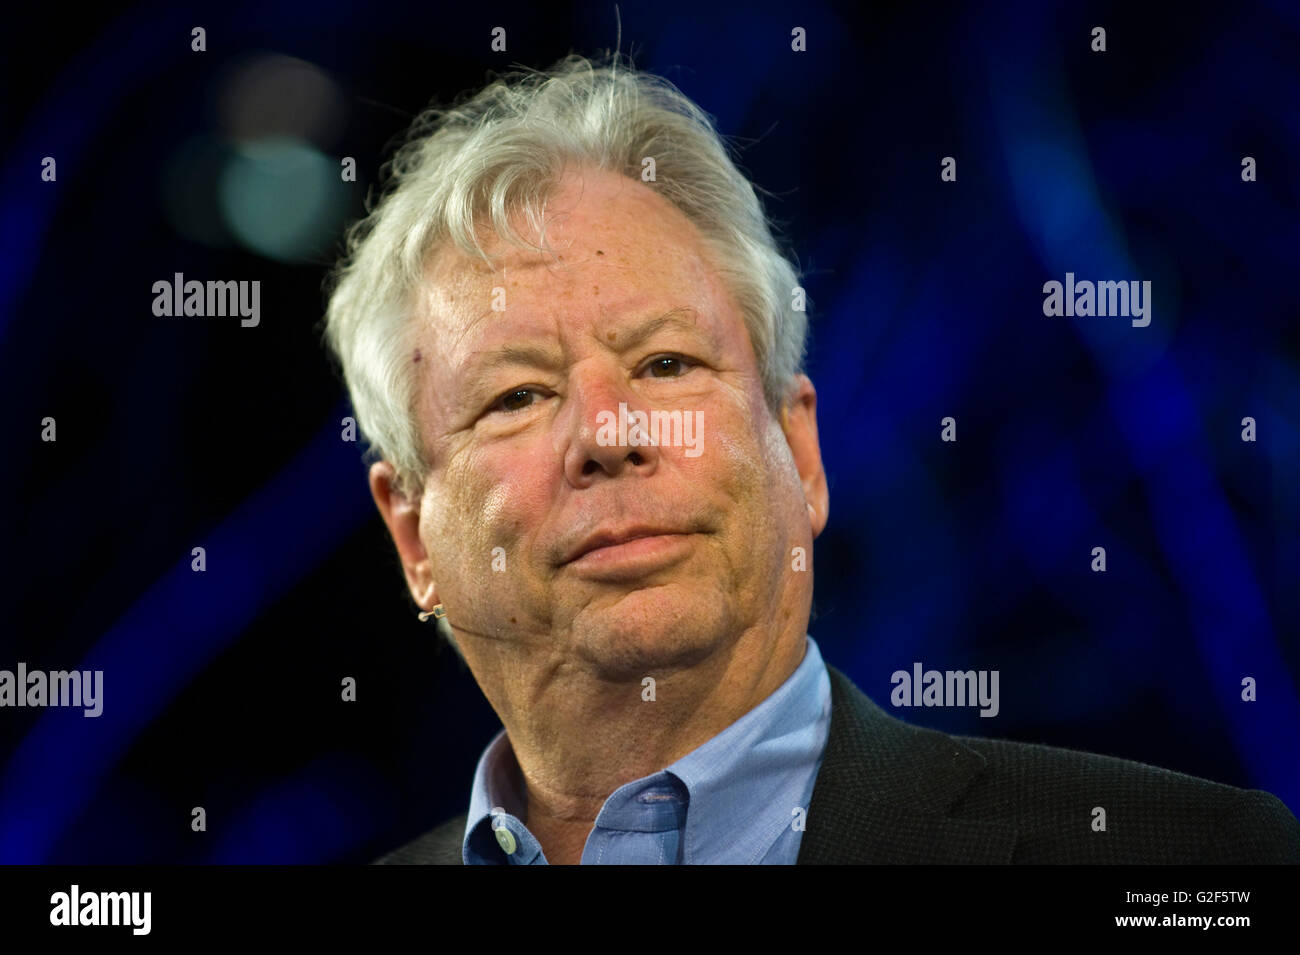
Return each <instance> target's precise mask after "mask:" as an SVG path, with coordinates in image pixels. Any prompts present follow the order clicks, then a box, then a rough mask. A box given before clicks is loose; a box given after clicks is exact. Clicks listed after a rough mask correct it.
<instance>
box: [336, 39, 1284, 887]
mask: <svg viewBox="0 0 1300 955" xmlns="http://www.w3.org/2000/svg"><path fill="white" fill-rule="evenodd" d="M801 295H802V290H801V289H799V288H798V276H797V274H796V272H795V270H794V269H793V267H792V266H791V265H790V263H789V261H788V259H786V258H785V257H784V256H783V255H782V254H781V252H780V251H779V250H778V248H777V246H776V243H775V242H774V241H773V238H772V234H771V232H770V230H769V227H768V224H767V220H766V218H765V216H764V213H763V210H762V207H761V205H760V203H759V201H758V199H757V197H756V195H755V192H754V189H753V187H752V186H751V185H750V184H749V183H748V181H747V180H746V179H745V178H744V177H743V176H742V175H741V174H740V173H739V172H738V171H737V169H736V167H735V166H734V164H733V163H732V161H731V159H730V158H729V156H728V153H727V150H726V148H725V146H724V145H723V143H722V141H721V140H720V139H719V137H718V135H717V133H716V132H715V131H714V129H713V127H712V125H711V123H710V122H709V120H708V118H707V117H706V116H705V115H704V114H703V113H701V112H700V110H699V109H698V108H697V107H696V106H695V105H694V104H692V103H691V102H690V101H689V100H687V99H686V98H685V97H683V96H682V95H681V94H680V93H679V92H678V91H676V90H675V89H674V88H673V87H671V85H669V84H667V83H665V82H663V81H661V80H657V79H655V78H653V77H650V76H646V75H644V74H638V73H636V72H635V71H633V70H630V69H627V68H625V67H624V66H623V64H622V63H621V62H619V61H618V60H616V59H615V60H612V61H611V62H610V63H609V64H608V65H607V66H604V67H602V68H599V69H597V68H593V66H592V65H591V64H590V63H589V62H588V61H586V60H584V59H582V58H579V57H570V58H568V59H566V60H565V61H563V62H562V63H561V64H559V65H558V66H557V67H556V68H555V69H554V70H552V71H550V72H548V73H539V74H529V75H526V76H515V77H510V78H507V79H504V80H500V81H497V82H495V83H493V84H492V85H491V86H489V87H488V88H487V89H485V90H484V91H482V92H481V93H479V94H478V95H477V96H476V97H474V98H473V99H471V100H469V101H467V102H465V103H463V104H462V105H460V106H459V107H457V108H454V109H451V110H446V111H431V112H430V113H427V114H425V116H423V117H421V118H420V119H419V120H417V122H416V123H415V125H414V126H413V128H412V136H411V139H410V141H409V142H408V144H407V145H406V146H405V147H403V149H402V150H400V151H399V153H398V155H397V157H396V159H395V161H394V164H393V177H392V182H391V183H390V187H389V189H388V191H387V193H386V195H385V196H384V198H383V200H382V201H381V202H380V203H379V205H378V206H377V207H376V208H375V210H374V211H373V212H372V213H371V214H370V216H369V217H368V218H367V219H366V220H365V221H364V222H363V223H361V224H360V225H359V226H358V227H357V228H356V229H355V230H354V231H353V233H352V235H351V237H350V243H349V249H348V254H347V256H346V257H345V259H344V264H343V267H342V268H341V269H340V270H339V271H338V274H337V276H336V284H335V287H334V289H333V291H332V293H331V299H330V304H329V313H328V316H327V333H328V339H329V343H330V345H331V346H332V348H333V349H334V351H335V352H336V354H337V355H338V357H339V359H340V362H341V365H342V368H343V371H344V374H345V377H346V380H347V384H348V387H349V389H350V391H351V394H352V398H353V404H354V406H355V408H356V412H357V416H358V420H359V422H360V424H361V426H362V428H363V430H364V431H365V433H366V435H367V437H368V438H369V439H370V441H371V442H372V446H373V451H374V455H375V457H376V458H377V460H376V461H375V463H374V464H373V466H372V468H371V472H370V486H371V491H372V493H373V496H374V499H375V502H376V504H377V506H378V508H379V511H380V513H381V514H382V516H383V519H384V521H385V523H386V524H387V526H388V529H389V531H390V533H391V535H392V538H393V541H394V543H395V545H396V548H397V551H398V554H399V555H400V559H401V563H402V566H403V568H404V571H405V575H406V580H407V583H408V585H409V588H410V592H411V594H412V596H413V597H414V599H415V602H416V603H417V604H418V605H419V606H420V607H421V608H423V611H424V612H423V613H422V614H421V616H422V617H427V616H430V615H432V616H433V617H434V618H435V620H436V621H437V625H438V626H439V627H441V628H442V629H443V632H444V635H445V636H447V638H448V639H449V640H450V641H451V642H452V644H453V646H455V647H456V648H457V650H458V652H459V653H460V654H461V655H462V657H463V658H464V660H465V662H466V664H467V665H468V667H469V669H470V671H471V672H472V674H473V676H474V679H475V680H476V681H477V682H478V685H479V687H480V688H481V689H482V691H483V693H484V695H485V696H486V697H487V699H488V701H489V702H490V704H491V705H492V708H493V709H494V710H495V711H496V713H497V714H498V716H499V717H500V719H501V722H502V724H503V726H504V729H503V730H502V732H501V733H500V734H498V736H497V737H496V738H495V739H494V740H493V741H492V742H491V743H490V744H489V745H488V747H487V749H486V751H485V752H484V753H483V756H482V758H481V759H480V761H479V764H478V768H477V771H476V773H475V777H474V779H473V784H472V790H471V793H470V797H469V811H468V813H467V814H466V815H464V816H459V817H457V818H454V819H451V820H448V821H446V822H445V823H443V824H442V825H440V826H438V827H437V828H435V829H433V830H432V831H431V832H429V833H427V834H426V835H424V836H422V837H421V838H419V839H417V840H416V841H414V842H412V843H410V844H409V845H407V846H405V847H403V848H401V849H398V850H397V851H395V852H393V853H391V854H389V855H388V856H386V857H385V858H384V859H383V860H381V861H383V862H389V863H407V862H437V863H454V864H459V863H461V862H464V863H467V864H518V865H529V864H542V863H577V862H582V863H602V862H603V863H794V862H796V861H797V862H840V861H844V862H855V861H861V862H876V861H968V862H1008V861H1028V862H1033V861H1145V860H1149V861H1192V860H1204V861H1209V860H1216V859H1217V860H1236V861H1246V860H1271V859H1277V860H1282V859H1290V860H1296V859H1300V826H1298V825H1297V823H1296V821H1295V819H1294V817H1293V816H1291V815H1290V813H1289V812H1288V811H1287V810H1286V809H1285V807H1283V806H1282V804H1281V803H1280V802H1279V801H1278V800H1276V799H1275V798H1273V797H1271V796H1268V795H1267V794H1264V793H1260V792H1245V791H1241V790H1237V789H1233V788H1230V787H1227V786H1220V785H1217V784H1214V783H1209V782H1205V781H1201V780H1194V779H1191V778H1189V777H1186V776H1180V775H1178V774H1175V773H1171V772H1167V771H1164V770H1158V769H1154V768H1151V767H1146V766H1141V765H1138V764H1134V763H1126V762H1122V761H1119V760H1115V759H1107V758H1103V757H1096V756H1090V755H1087V754H1081V753H1073V752H1068V751H1064V750H1054V749H1048V748H1045V747H1037V746H1028V745H1023V744H1016V743H1009V742H1002V741H989V740H966V739H957V738H953V737H950V736H947V735H945V734H942V733H939V732H935V731H930V730H925V729H920V728H916V727H911V726H909V725H907V724H905V723H903V722H901V721H899V720H896V719H894V718H893V717H891V716H889V715H887V714H885V713H884V712H883V711H882V710H880V709H879V708H878V707H877V706H876V705H875V704H874V703H873V702H872V701H871V700H869V699H868V698H867V697H866V696H864V695H863V694H862V693H861V692H860V691H859V690H858V689H857V688H856V687H854V686H853V684H852V683H851V682H850V681H849V680H848V679H847V678H845V677H844V676H843V675H842V674H840V673H839V672H838V671H837V670H835V669H834V668H832V667H829V666H827V665H826V664H825V663H824V662H823V660H822V658H821V656H820V654H819V652H818V648H817V644H816V643H815V642H814V641H813V639H812V637H811V636H810V635H809V634H808V633H807V625H808V619H809V611H810V607H811V601H812V594H813V575H812V559H811V555H812V543H813V539H814V538H815V537H816V536H817V535H818V534H819V533H820V532H821V531H822V529H823V528H824V527H825V526H826V521H827V516H828V511H829V501H828V494H827V485H826V476H825V473H824V472H823V468H822V462H821V454H820V448H819V443H818V435H817V419H816V392H815V391H814V388H813V385H812V383H811V382H810V381H809V379H808V378H807V377H806V376H805V375H804V374H802V372H801V364H802V360H803V352H804V339H805V334H806V322H805V318H804V315H803V312H802V307H801V306H797V304H796V303H797V302H798V301H799V297H800V296H801ZM1098 805H1102V806H1105V807H1106V809H1107V812H1108V813H1109V814H1110V819H1111V820H1112V823H1111V825H1112V828H1113V830H1114V831H1113V833H1109V834H1108V833H1099V832H1095V831H1093V827H1092V826H1091V825H1090V823H1091V822H1092V819H1093V816H1092V810H1093V808H1094V807H1095V806H1098ZM1121 820H1122V824H1121Z"/></svg>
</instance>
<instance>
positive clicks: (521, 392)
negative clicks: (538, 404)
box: [488, 388, 537, 414]
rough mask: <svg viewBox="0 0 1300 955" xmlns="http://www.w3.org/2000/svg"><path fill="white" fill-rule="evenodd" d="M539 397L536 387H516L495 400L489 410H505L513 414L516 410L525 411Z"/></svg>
mask: <svg viewBox="0 0 1300 955" xmlns="http://www.w3.org/2000/svg"><path fill="white" fill-rule="evenodd" d="M535 397H537V390H536V389H535V388H514V389H511V390H510V391H507V392H506V393H505V394H504V395H502V396H501V397H500V398H498V399H497V400H496V401H494V402H493V403H492V405H491V407H489V408H488V411H489V412H493V411H503V412H505V413H506V414H511V413H513V412H516V411H523V410H524V409H525V408H527V407H529V406H530V405H532V404H534V401H533V399H534V398H535Z"/></svg>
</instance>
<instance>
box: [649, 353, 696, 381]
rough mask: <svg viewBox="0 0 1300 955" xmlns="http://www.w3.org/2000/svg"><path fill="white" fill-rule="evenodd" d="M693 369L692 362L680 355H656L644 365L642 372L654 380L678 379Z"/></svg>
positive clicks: (693, 364)
mask: <svg viewBox="0 0 1300 955" xmlns="http://www.w3.org/2000/svg"><path fill="white" fill-rule="evenodd" d="M694 367H695V363H694V362H693V361H691V360H690V359H689V358H683V357H682V356H681V355H658V356H656V357H654V358H651V359H650V361H649V362H647V363H646V366H645V369H644V370H646V371H649V372H650V373H651V375H652V376H653V377H655V378H680V377H681V376H682V375H684V374H686V373H687V372H688V371H690V370H691V369H692V368H694Z"/></svg>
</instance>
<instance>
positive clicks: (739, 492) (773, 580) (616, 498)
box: [381, 169, 825, 680]
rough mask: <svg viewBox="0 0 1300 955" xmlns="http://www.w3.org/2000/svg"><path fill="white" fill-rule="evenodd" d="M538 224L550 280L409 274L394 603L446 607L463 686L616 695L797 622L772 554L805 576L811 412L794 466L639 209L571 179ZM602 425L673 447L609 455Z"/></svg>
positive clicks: (479, 269) (666, 211) (588, 176)
mask: <svg viewBox="0 0 1300 955" xmlns="http://www.w3.org/2000/svg"><path fill="white" fill-rule="evenodd" d="M547 221H548V226H547V232H546V238H547V240H548V242H549V243H550V245H551V247H552V248H553V249H555V250H556V251H557V252H559V254H560V259H559V260H558V261H556V260H554V259H553V258H550V257H546V256H542V255H540V254H537V253H533V252H528V251H524V250H518V249H515V248H513V247H510V246H508V245H506V244H505V243H503V242H501V241H500V240H497V239H496V238H495V236H493V237H492V239H491V241H490V242H489V243H487V244H485V248H486V250H487V251H488V252H489V253H501V252H504V253H505V254H504V257H503V258H501V259H499V260H498V266H499V268H498V270H497V271H496V272H493V271H490V270H489V269H488V268H487V266H486V265H484V264H483V263H482V262H481V260H477V259H473V258H470V257H466V256H464V255H462V254H461V253H460V252H459V251H457V250H455V249H451V248H444V249H442V250H441V251H439V252H438V253H437V254H435V255H434V256H433V257H432V259H431V260H430V266H429V270H428V273H427V285H426V291H427V294H426V295H425V296H424V299H423V302H422V304H421V308H420V311H419V317H418V318H417V321H419V322H420V323H421V327H420V328H419V330H418V331H419V333H418V341H417V346H416V347H417V349H418V351H417V352H416V353H414V354H412V356H411V360H412V361H417V360H418V362H419V367H418V373H419V374H418V380H419V386H418V396H417V406H416V412H417V415H418V421H419V427H420V430H421V436H422V440H423V443H424V446H425V449H426V451H427V454H428V459H429V463H430V473H429V476H428V480H427V482H426V484H425V488H424V494H423V498H422V500H421V501H420V502H419V504H420V511H419V524H418V537H419V542H420V544H421V545H422V554H421V557H423V558H424V559H427V565H422V566H421V567H419V568H417V569H416V571H415V572H414V574H413V572H412V567H411V566H410V562H409V561H408V562H407V563H408V567H407V573H408V580H409V581H410V582H411V585H412V589H413V592H416V599H417V600H418V601H421V602H422V603H423V602H424V601H425V600H428V599H432V600H435V601H440V602H442V603H444V604H445V605H446V607H447V613H448V621H449V622H450V623H451V624H453V626H454V627H455V630H456V633H457V641H458V643H459V644H460V646H461V649H462V651H463V653H464V654H465V656H466V659H467V661H468V662H469V663H470V666H471V668H473V669H476V675H478V674H477V668H476V662H477V663H479V664H481V665H483V666H502V665H509V664H508V663H505V662H504V661H507V660H514V661H527V665H529V666H537V665H539V663H540V664H541V665H543V666H550V667H554V668H563V667H581V668H584V669H585V670H586V671H587V672H589V673H594V674H597V675H599V676H601V677H603V678H607V679H622V680H626V679H637V680H639V679H640V677H641V676H643V675H645V674H646V673H662V672H666V671H668V670H671V669H672V668H674V667H679V666H690V665H693V664H694V663H697V662H698V661H699V660H701V659H703V658H704V657H706V656H708V655H709V654H711V653H715V652H719V651H723V652H725V651H726V648H727V644H728V642H734V641H735V640H736V639H737V638H738V637H739V636H740V635H741V634H742V633H743V632H745V631H746V630H748V629H751V628H755V627H767V626H770V625H771V624H772V623H773V622H774V621H777V619H778V618H779V617H780V616H782V615H789V614H792V613H794V614H797V613H798V612H799V606H798V605H799V603H800V602H803V608H802V610H803V613H804V615H805V620H806V613H807V602H806V600H807V599H811V598H810V595H811V585H810V582H809V581H808V574H809V572H810V571H802V570H798V571H797V570H792V550H793V548H795V547H803V548H805V551H806V553H808V555H809V559H810V557H811V543H812V537H813V536H814V535H815V533H817V532H819V531H820V529H821V526H822V523H823V522H824V519H825V508H824V502H823V501H817V502H815V503H816V506H814V507H811V508H810V507H809V500H810V499H811V498H809V497H807V496H806V490H807V489H808V488H812V489H813V494H812V496H813V497H816V496H817V494H818V493H820V494H822V495H824V492H825V482H824V477H823V475H822V472H821V463H820V456H819V453H818V452H817V451H816V426H815V418H813V417H812V413H813V410H814V408H815V398H814V399H813V402H814V404H813V405H812V406H809V405H808V404H807V402H806V401H805V406H804V407H803V408H802V409H801V411H802V413H801V415H800V417H799V427H800V428H802V429H803V431H804V432H806V431H807V428H808V426H809V423H810V422H811V428H812V434H811V447H812V449H813V450H812V452H811V455H810V453H809V452H808V450H807V448H808V440H807V437H808V436H807V434H806V433H804V434H803V439H802V443H801V444H799V445H798V447H796V451H795V453H794V454H792V451H791V447H792V444H791V443H788V442H787V438H786V435H785V434H784V433H783V429H782V425H781V423H780V422H779V421H778V420H777V419H776V418H775V417H774V416H773V414H772V412H771V410H770V409H769V408H768V406H767V403H766V401H765V399H764V392H763V385H762V379H761V377H760V373H759V368H758V364H757V361H756V359H755V356H754V351H753V347H752V345H751V343H750V339H749V335H748V331H747V329H746V326H745V323H744V321H743V319H742V317H741V314H740V312H739V310H738V308H737V306H736V304H735V303H734V301H733V299H732V296H731V295H730V293H729V292H728V291H727V289H726V288H725V287H724V284H723V282H722V280H721V279H720V278H719V277H718V276H717V275H716V274H715V272H714V270H713V268H712V267H711V266H710V264H709V263H708V260H707V252H706V251H705V247H704V245H703V243H702V241H701V239H700V237H699V234H698V232H697V231H696V230H695V228H694V227H693V225H692V224H691V223H690V222H689V220H687V219H686V217H685V216H684V215H683V214H682V213H681V212H679V211H678V210H677V209H676V208H675V207H673V206H672V205H671V204H670V203H668V202H667V201H666V200H664V199H662V198H661V197H660V196H658V195H656V194H655V193H654V191H653V189H652V188H651V187H649V186H647V185H645V184H643V183H641V182H638V181H636V180H633V179H629V178H625V177H623V176H619V175H615V174H612V173H608V172H603V171H598V170H592V169H583V170H581V171H580V172H577V173H571V174H570V175H569V176H567V177H566V178H565V180H564V181H563V182H562V184H561V188H560V189H559V190H558V191H557V193H556V194H554V195H553V196H552V198H551V200H550V201H549V203H548V205H547ZM481 241H482V240H481ZM500 266H504V269H502V268H500ZM494 304H495V305H497V306H498V307H499V306H501V305H502V304H504V309H503V310H500V309H494V307H493V306H494ZM807 390H808V391H811V386H810V385H809V386H807ZM620 405H623V406H625V407H626V410H627V412H628V415H629V416H630V415H631V414H632V413H633V412H636V411H642V412H646V413H647V416H648V413H649V412H652V411H663V412H680V415H679V416H675V417H680V420H681V421H682V423H683V425H689V426H690V427H689V430H682V431H679V430H677V429H676V428H674V430H673V431H672V432H670V433H667V434H661V435H660V445H659V446H649V445H644V444H642V445H639V446H633V445H632V444H631V439H630V438H629V439H628V441H627V443H624V444H622V445H619V444H617V441H618V439H619V437H620V435H619V428H618V423H617V422H618V419H619V416H620ZM624 420H627V417H626V416H625V418H624ZM611 422H612V424H611ZM602 424H604V425H605V427H604V428H602ZM697 425H698V427H697ZM628 430H629V431H631V432H633V433H634V432H635V427H629V429H628ZM611 437H613V438H614V442H615V443H612V444H611V443H610V441H609V439H610V438H611ZM673 437H677V438H680V439H681V440H679V441H677V443H676V444H675V445H672V446H669V445H667V444H666V443H665V442H668V441H669V440H671V439H672V438H673ZM687 439H689V441H688V440H687ZM796 457H798V458H800V465H799V467H796V460H795V459H796ZM810 458H812V459H815V460H811V462H810ZM800 471H806V472H808V473H807V474H805V475H804V478H803V480H802V482H801V474H800ZM381 507H382V505H381ZM385 516H386V517H387V516H388V515H387V514H386V515H385ZM390 526H391V522H390ZM399 546H400V544H399ZM406 556H407V555H406V554H404V560H405V558H406ZM809 566H810V565H809ZM795 574H803V578H802V579H795V578H794V577H793V575H795ZM805 583H807V587H806V588H805V587H804V586H803V585H804V584H805ZM805 590H806V594H805ZM805 597H806V599H805ZM783 602H787V603H786V605H784V606H783ZM425 605H426V606H428V605H429V604H428V603H425Z"/></svg>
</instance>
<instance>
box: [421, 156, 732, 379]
mask: <svg viewBox="0 0 1300 955" xmlns="http://www.w3.org/2000/svg"><path fill="white" fill-rule="evenodd" d="M543 220H544V223H545V237H546V241H547V244H548V245H549V246H550V247H551V248H552V249H553V250H554V252H555V253H556V254H555V255H554V256H552V255H548V254H544V253H538V252H536V251H532V250H525V249H520V248H518V247H516V246H512V245H510V244H509V243H507V242H506V241H505V240H503V239H501V238H499V237H498V236H496V235H495V233H492V232H490V231H489V230H484V232H482V233H481V234H480V235H479V242H480V243H481V244H482V246H483V248H484V250H485V251H486V252H487V253H488V254H489V255H491V256H493V258H494V261H495V265H496V268H495V269H493V268H492V267H491V266H489V265H488V264H487V263H485V262H483V261H482V260H481V259H479V258H477V257H476V256H469V255H466V254H465V253H463V252H461V251H460V250H459V249H457V248H455V247H454V246H451V245H446V246H443V247H442V248H440V249H439V250H437V251H436V252H435V253H434V255H432V256H431V257H430V259H429V262H428V266H427V268H426V274H425V283H424V286H423V289H422V296H423V301H422V303H421V304H422V308H421V309H420V312H421V313H422V316H423V318H424V320H425V322H426V323H427V324H428V326H429V328H428V330H429V331H430V332H431V333H433V335H434V336H435V338H436V339H437V344H436V346H435V348H436V350H437V351H439V352H441V353H442V354H443V356H444V359H445V360H446V361H447V362H448V363H449V364H451V365H455V364H458V363H459V361H458V359H462V358H464V357H465V356H466V355H467V354H468V353H470V352H474V351H478V350H481V349H482V348H485V347H491V346H492V344H493V343H495V342H499V341H504V340H506V339H509V338H513V337H518V336H520V335H544V334H550V335H558V334H559V333H560V332H561V331H562V330H563V328H564V327H565V326H566V325H568V326H576V325H591V324H595V325H599V326H602V327H604V326H613V325H619V324H624V323H635V322H637V321H640V320H644V319H647V318H650V317H653V316H652V314H651V313H654V314H662V313H663V312H664V311H667V310H668V309H671V308H677V307H682V306H685V307H687V308H691V309H693V310H694V311H695V313H696V314H697V315H698V316H699V319H698V320H699V321H700V322H701V323H702V324H705V325H709V326H716V328H715V329H714V330H715V331H716V332H717V333H721V334H722V335H723V336H724V337H727V335H728V332H729V329H728V328H727V326H730V325H733V324H741V325H742V327H740V328H739V329H732V330H730V331H731V332H732V333H734V332H735V331H739V332H740V333H741V334H742V335H743V334H745V332H744V329H743V324H742V323H740V316H739V312H738V311H737V310H736V309H735V307H734V303H733V300H732V298H731V296H730V293H729V291H728V290H727V289H726V287H725V283H724V282H723V280H722V278H721V276H719V275H718V273H717V271H716V269H715V268H714V267H713V265H712V264H711V255H710V252H709V250H708V248H707V246H706V245H705V244H704V242H703V240H702V238H701V236H700V234H699V232H698V231H697V230H696V228H695V226H694V225H693V224H692V223H691V222H690V220H689V219H687V217H686V216H685V214H684V213H682V212H681V210H679V209H677V208H676V207H675V206H673V205H672V203H670V202H669V201H668V200H666V199H664V198H663V197H662V196H660V195H658V194H657V193H655V192H654V190H653V189H652V188H651V187H650V186H648V185H646V184H644V183H641V182H639V181H636V180H633V179H629V178H627V177H625V176H621V175H618V174H616V173H610V172H606V171H603V170H590V169H584V170H580V171H577V172H570V173H568V174H566V175H565V177H564V178H562V179H561V181H560V183H559V184H558V185H557V187H556V189H555V190H554V191H553V192H552V194H551V196H550V197H549V198H548V200H547V202H546V205H545V209H544V214H543ZM513 224H514V225H515V227H516V228H517V229H518V230H519V232H520V234H522V235H524V236H525V237H526V238H529V239H535V238H536V235H535V234H532V233H531V231H530V229H529V227H528V225H527V222H526V220H525V219H524V217H523V216H522V215H516V217H515V219H514V222H513ZM494 304H495V305H497V306H498V307H499V306H501V305H502V304H504V311H501V310H498V308H494V307H493V306H494Z"/></svg>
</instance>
